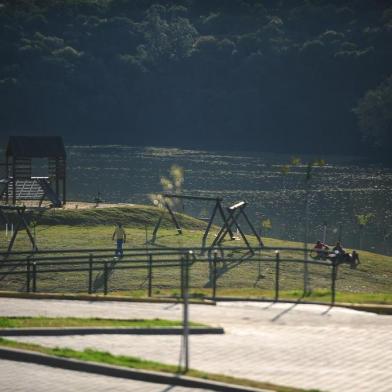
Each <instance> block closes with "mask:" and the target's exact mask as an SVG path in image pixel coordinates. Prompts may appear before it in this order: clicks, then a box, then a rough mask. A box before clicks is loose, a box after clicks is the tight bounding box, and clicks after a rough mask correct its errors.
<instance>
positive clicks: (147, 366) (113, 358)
mask: <svg viewBox="0 0 392 392" xmlns="http://www.w3.org/2000/svg"><path fill="white" fill-rule="evenodd" d="M0 346H3V347H9V348H18V349H23V350H30V351H35V352H40V353H43V354H47V355H54V356H57V357H63V358H73V359H78V360H82V361H87V362H98V363H104V364H109V365H116V366H123V367H128V368H132V369H143V370H150V371H159V372H165V373H172V374H185V375H187V376H190V377H196V378H201V379H204V380H211V381H217V382H225V383H230V384H235V385H242V386H248V387H254V388H260V389H268V390H272V391H276V392H305V391H306V390H304V389H298V388H291V387H285V386H279V385H275V384H271V383H264V382H259V381H253V380H248V379H243V378H236V377H230V376H226V375H221V374H214V373H208V372H203V371H199V370H194V369H189V371H188V372H186V373H184V372H182V371H181V369H180V368H179V367H178V366H175V365H167V364H163V363H160V362H155V361H147V360H144V359H141V358H137V357H129V356H124V355H113V354H110V353H108V352H102V351H97V350H92V349H85V350H84V351H76V350H72V349H69V348H59V347H56V348H49V347H44V346H41V345H38V344H33V343H23V342H16V341H13V340H9V339H4V338H0ZM307 391H308V392H317V390H314V389H312V390H307Z"/></svg>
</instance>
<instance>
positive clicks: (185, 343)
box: [182, 251, 193, 373]
mask: <svg viewBox="0 0 392 392" xmlns="http://www.w3.org/2000/svg"><path fill="white" fill-rule="evenodd" d="M192 253H193V252H192V251H189V252H188V253H187V254H186V255H185V258H184V259H183V260H182V262H183V263H185V265H184V269H183V271H184V272H183V279H184V285H183V304H184V305H183V347H184V354H185V355H184V358H185V365H184V371H185V373H186V372H187V371H188V370H189V291H188V289H189V256H190V255H191V254H192Z"/></svg>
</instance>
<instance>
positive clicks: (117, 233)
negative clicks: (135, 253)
mask: <svg viewBox="0 0 392 392" xmlns="http://www.w3.org/2000/svg"><path fill="white" fill-rule="evenodd" d="M115 239H116V241H117V249H116V252H115V256H119V257H123V255H124V251H123V244H125V240H126V239H127V235H126V234H125V230H124V228H123V227H122V224H121V223H118V224H117V226H116V229H115V230H114V233H113V236H112V240H113V241H114V240H115Z"/></svg>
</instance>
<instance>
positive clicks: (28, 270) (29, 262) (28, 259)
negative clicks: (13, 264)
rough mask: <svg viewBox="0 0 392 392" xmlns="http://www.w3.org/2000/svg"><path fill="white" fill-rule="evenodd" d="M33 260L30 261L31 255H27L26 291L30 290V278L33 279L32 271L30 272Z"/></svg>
mask: <svg viewBox="0 0 392 392" xmlns="http://www.w3.org/2000/svg"><path fill="white" fill-rule="evenodd" d="M30 264H31V261H30V257H27V260H26V291H27V292H28V293H29V292H30V280H31V272H30V268H31V265H30Z"/></svg>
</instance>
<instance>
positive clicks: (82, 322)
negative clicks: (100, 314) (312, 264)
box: [0, 317, 206, 328]
mask: <svg viewBox="0 0 392 392" xmlns="http://www.w3.org/2000/svg"><path fill="white" fill-rule="evenodd" d="M190 325H191V326H192V327H196V326H197V327H205V326H206V325H203V324H198V323H190ZM180 326H182V323H181V321H176V320H161V319H152V320H144V319H143V320H142V319H140V320H139V319H134V320H119V319H103V318H80V317H0V328H37V327H38V328H41V327H42V328H44V327H47V328H55V327H135V328H165V327H180Z"/></svg>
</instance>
